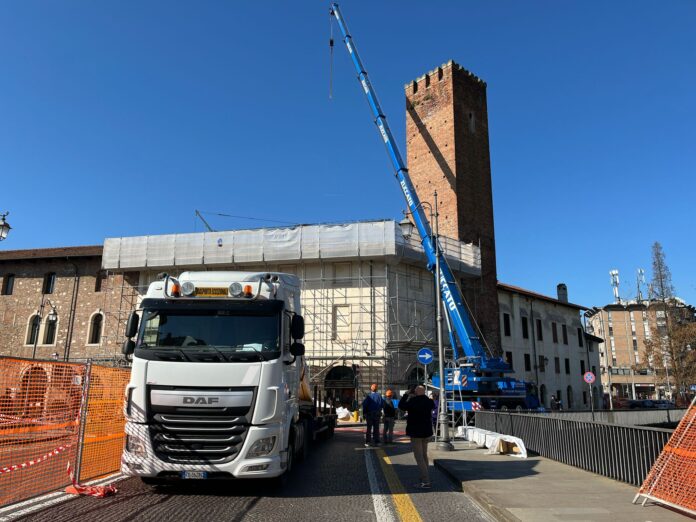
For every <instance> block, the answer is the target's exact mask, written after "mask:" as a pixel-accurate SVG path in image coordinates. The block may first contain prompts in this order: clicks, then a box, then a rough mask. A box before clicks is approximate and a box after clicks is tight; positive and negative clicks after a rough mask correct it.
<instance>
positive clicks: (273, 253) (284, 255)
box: [263, 227, 302, 261]
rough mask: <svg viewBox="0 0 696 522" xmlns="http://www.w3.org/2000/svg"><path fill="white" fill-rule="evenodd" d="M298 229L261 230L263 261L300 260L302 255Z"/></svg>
mask: <svg viewBox="0 0 696 522" xmlns="http://www.w3.org/2000/svg"><path fill="white" fill-rule="evenodd" d="M300 230H301V229H300V227H296V228H268V229H265V230H263V259H264V261H285V260H287V259H300V257H301V255H302V248H301V238H302V236H301V235H300Z"/></svg>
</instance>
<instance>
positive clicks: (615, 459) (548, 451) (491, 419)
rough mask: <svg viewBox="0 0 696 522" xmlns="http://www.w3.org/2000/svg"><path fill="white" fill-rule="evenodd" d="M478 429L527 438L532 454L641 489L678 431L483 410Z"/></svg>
mask: <svg viewBox="0 0 696 522" xmlns="http://www.w3.org/2000/svg"><path fill="white" fill-rule="evenodd" d="M475 422H476V427H477V428H481V429H484V430H489V431H493V432H496V433H502V434H505V435H512V436H513V437H518V438H520V439H522V441H523V442H524V445H525V446H526V448H527V450H528V451H531V452H534V453H536V454H538V455H541V456H542V457H547V458H550V459H553V460H557V461H558V462H562V463H564V464H568V465H570V466H574V467H576V468H581V469H584V470H587V471H591V472H593V473H597V474H599V475H603V476H605V477H609V478H612V479H615V480H620V481H622V482H627V483H629V484H633V485H634V486H640V485H641V484H642V483H643V480H644V479H645V477H646V476H647V474H648V472H649V471H650V468H651V467H652V465H653V464H654V462H655V461H656V460H657V457H658V456H659V455H660V452H661V451H662V448H663V447H664V446H665V444H667V441H668V440H669V437H670V435H671V434H672V430H665V429H660V428H649V427H642V426H619V425H615V424H607V423H602V422H588V421H580V420H572V419H562V418H558V417H550V416H545V415H527V414H519V413H511V412H493V411H477V412H476V417H475Z"/></svg>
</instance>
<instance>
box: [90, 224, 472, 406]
mask: <svg viewBox="0 0 696 522" xmlns="http://www.w3.org/2000/svg"><path fill="white" fill-rule="evenodd" d="M441 243H442V246H443V250H444V251H445V255H446V256H447V258H448V261H449V262H450V265H451V267H452V269H453V271H454V272H455V274H456V275H457V276H458V277H459V278H462V279H470V278H477V277H479V276H480V255H479V248H478V246H476V245H472V244H466V243H460V242H458V241H455V240H452V239H449V238H442V239H441ZM103 268H104V270H107V271H108V273H109V277H108V279H109V280H110V281H112V283H111V284H112V286H114V287H113V288H112V291H113V292H114V293H118V294H119V295H120V296H123V297H122V298H120V299H110V300H109V301H108V302H109V303H110V304H111V306H112V307H114V308H115V307H116V306H117V305H118V309H113V310H109V309H107V310H105V315H106V325H105V332H107V334H108V335H113V336H118V335H119V332H120V333H121V334H122V332H123V329H124V325H125V320H126V318H127V317H126V315H127V313H126V310H127V309H128V308H130V307H131V306H132V305H133V304H135V303H136V302H137V300H138V298H139V297H138V296H140V297H141V296H142V295H144V292H145V291H146V289H147V286H148V284H149V283H150V282H152V281H153V280H155V278H156V277H157V274H159V273H161V272H163V271H164V272H169V273H172V274H177V273H179V272H183V271H185V270H245V271H249V270H251V271H256V270H258V271H268V272H272V271H279V272H289V273H293V274H296V275H297V276H298V277H299V278H300V279H301V281H302V285H303V286H302V305H303V315H304V317H305V322H306V335H305V339H304V342H305V346H306V356H307V360H308V363H309V365H310V371H311V378H312V382H313V384H314V385H317V386H319V387H320V388H321V389H322V390H323V393H322V396H323V397H327V396H328V397H330V398H332V399H337V400H338V401H340V402H342V403H343V404H346V405H350V404H352V403H353V402H354V401H355V400H360V399H361V396H362V391H364V390H366V389H367V388H368V387H369V385H370V383H372V382H376V383H379V384H380V386H381V387H382V389H384V388H385V387H392V388H394V389H396V390H400V389H403V388H405V387H406V386H407V385H408V384H409V383H410V382H415V381H416V379H419V378H422V374H423V373H422V372H423V369H422V367H419V365H418V364H417V363H416V355H415V354H416V352H417V351H418V349H419V348H421V347H422V346H424V345H431V346H432V345H433V344H434V342H435V307H434V284H433V278H432V275H431V274H430V272H428V271H427V270H426V268H425V255H424V253H423V250H422V248H421V246H420V243H419V241H418V239H417V238H410V239H406V238H404V237H403V235H402V234H401V231H400V229H399V226H398V224H397V223H396V222H395V221H392V220H385V221H367V222H356V223H344V224H338V225H337V224H331V225H300V226H295V227H286V228H262V229H254V230H234V231H224V232H203V233H196V234H172V235H158V236H140V237H124V238H110V239H107V240H106V241H105V243H104V252H103ZM135 273H138V274H139V275H138V277H137V279H138V282H137V284H134V280H133V278H134V274H135ZM119 285H120V286H121V287H120V288H116V287H118V286H119ZM128 286H130V288H127V287H128ZM108 344H109V345H110V344H111V343H108Z"/></svg>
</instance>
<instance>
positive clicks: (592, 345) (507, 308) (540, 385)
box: [498, 283, 603, 410]
mask: <svg viewBox="0 0 696 522" xmlns="http://www.w3.org/2000/svg"><path fill="white" fill-rule="evenodd" d="M559 289H560V291H559V295H558V298H553V297H549V296H545V295H541V294H537V293H535V292H531V291H529V290H525V289H523V288H518V287H516V286H511V285H505V284H502V283H501V284H498V300H499V302H500V338H501V339H502V346H501V348H502V351H503V356H504V357H505V359H506V360H507V362H508V363H510V364H511V365H512V367H513V369H514V370H515V373H514V376H515V377H516V378H518V379H520V380H523V381H525V382H528V383H531V384H533V385H534V387H535V388H536V392H537V397H538V398H539V401H540V403H541V404H542V405H543V406H544V407H546V408H549V407H550V406H551V396H555V397H556V398H560V399H561V401H562V404H563V407H564V408H565V409H574V410H584V409H590V387H589V386H588V384H587V383H585V382H584V381H583V374H584V373H585V372H587V371H591V372H592V373H594V375H595V377H596V379H597V380H596V381H595V383H594V384H593V387H592V397H593V400H594V405H595V408H600V407H601V406H603V404H602V385H601V382H600V381H601V375H600V373H598V370H599V368H600V361H599V348H598V347H599V346H601V343H602V339H601V338H598V337H595V336H594V335H590V334H588V333H586V332H585V328H584V327H583V324H582V321H581V314H582V313H583V312H584V311H585V310H587V308H586V307H584V306H580V305H577V304H573V303H570V302H568V294H567V290H566V289H565V285H559Z"/></svg>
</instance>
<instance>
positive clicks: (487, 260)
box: [405, 61, 500, 350]
mask: <svg viewBox="0 0 696 522" xmlns="http://www.w3.org/2000/svg"><path fill="white" fill-rule="evenodd" d="M405 89H406V143H407V158H408V168H409V173H410V175H411V178H412V180H413V183H414V185H415V187H416V190H417V191H418V195H419V196H420V198H421V200H423V201H431V200H432V194H433V192H434V191H435V190H437V193H438V199H439V204H440V233H441V234H442V235H444V236H449V237H453V238H457V239H459V240H460V241H464V242H467V243H475V244H480V246H481V278H480V279H476V280H471V279H469V280H466V281H464V282H463V287H462V290H463V291H464V294H465V297H466V300H467V302H468V304H469V307H470V308H471V309H472V311H473V313H474V316H475V317H476V321H477V323H478V324H479V327H480V328H481V330H482V332H483V335H484V337H485V338H486V341H487V342H488V344H489V346H491V348H494V349H496V350H497V347H498V346H499V329H500V327H499V320H498V291H497V274H496V261H495V233H494V229H493V192H492V189H491V165H490V153H489V147H488V110H487V107H486V83H485V82H483V81H482V80H481V79H479V78H477V77H476V76H474V75H473V74H472V73H470V72H469V71H467V70H466V69H464V68H463V67H461V66H460V65H458V64H456V63H455V62H453V61H450V62H448V63H446V64H443V65H442V66H441V67H438V68H437V69H435V70H433V71H430V72H429V73H427V74H425V75H423V76H421V77H420V78H418V79H416V80H415V81H413V82H411V83H409V84H408V85H406V87H405Z"/></svg>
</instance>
